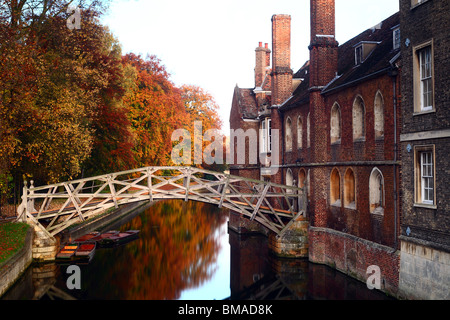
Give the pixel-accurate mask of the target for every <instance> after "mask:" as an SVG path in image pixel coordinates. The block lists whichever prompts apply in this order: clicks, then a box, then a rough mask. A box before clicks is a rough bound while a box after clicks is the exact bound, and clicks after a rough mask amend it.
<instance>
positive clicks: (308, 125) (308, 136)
mask: <svg viewBox="0 0 450 320" xmlns="http://www.w3.org/2000/svg"><path fill="white" fill-rule="evenodd" d="M309 115H310V114H309V113H308V118H307V119H306V143H307V146H308V148H309V147H311V121H310V117H309Z"/></svg>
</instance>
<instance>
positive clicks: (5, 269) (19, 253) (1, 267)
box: [0, 223, 33, 297]
mask: <svg viewBox="0 0 450 320" xmlns="http://www.w3.org/2000/svg"><path fill="white" fill-rule="evenodd" d="M13 225H14V226H13ZM23 225H24V224H15V223H14V224H13V223H8V224H3V225H2V229H3V230H4V229H6V228H7V229H10V231H11V232H12V231H14V230H15V231H17V234H16V236H15V239H11V236H7V237H6V236H4V237H0V242H1V243H2V244H3V245H6V246H7V247H8V246H9V247H8V248H6V249H11V250H10V251H15V252H14V253H13V254H8V256H5V257H4V259H3V260H2V262H0V297H1V296H2V295H3V294H4V293H5V292H6V291H8V289H9V288H11V287H12V286H13V285H14V283H15V282H16V281H17V280H18V279H19V278H20V277H21V276H22V274H23V273H24V272H25V270H26V269H27V268H28V267H29V266H30V265H31V264H32V261H33V259H32V249H33V228H30V227H29V226H27V225H25V227H24V226H23ZM12 240H13V241H12ZM11 241H12V242H11ZM3 251H4V250H2V252H3ZM8 251H9V250H8Z"/></svg>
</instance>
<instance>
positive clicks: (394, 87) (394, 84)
mask: <svg viewBox="0 0 450 320" xmlns="http://www.w3.org/2000/svg"><path fill="white" fill-rule="evenodd" d="M391 67H392V68H391V70H390V71H389V76H390V77H391V78H392V91H393V96H394V98H393V103H394V165H393V170H394V230H395V231H394V247H393V249H394V251H396V250H397V246H398V235H397V225H398V209H397V201H398V190H397V164H396V163H397V152H398V143H397V103H398V102H397V76H398V68H397V67H396V66H395V65H393V64H392V63H391Z"/></svg>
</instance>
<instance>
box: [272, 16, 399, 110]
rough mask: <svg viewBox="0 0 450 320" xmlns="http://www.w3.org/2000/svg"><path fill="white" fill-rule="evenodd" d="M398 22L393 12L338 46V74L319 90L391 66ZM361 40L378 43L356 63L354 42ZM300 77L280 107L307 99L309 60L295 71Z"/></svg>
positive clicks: (394, 52)
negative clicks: (394, 34) (291, 92)
mask: <svg viewBox="0 0 450 320" xmlns="http://www.w3.org/2000/svg"><path fill="white" fill-rule="evenodd" d="M399 24H400V15H399V13H396V14H394V15H392V16H391V17H389V18H387V19H386V20H384V21H382V22H381V23H380V24H378V25H377V26H375V27H373V28H370V29H368V30H366V31H364V32H362V33H360V34H359V35H357V36H356V37H354V38H353V39H351V40H349V41H347V42H346V43H344V44H342V45H340V46H339V48H338V57H339V58H338V76H337V77H336V78H335V79H334V80H333V81H331V82H330V83H329V84H328V85H327V86H326V87H325V88H324V90H323V91H322V93H323V94H326V93H329V92H331V91H333V90H337V89H339V88H342V87H345V86H348V85H352V84H355V83H357V82H358V81H360V80H364V79H367V78H368V77H370V76H373V75H376V74H377V73H378V72H383V71H385V70H387V69H388V68H389V67H390V61H391V60H392V59H393V58H394V57H395V56H396V55H397V54H398V53H399V49H397V50H394V49H393V28H394V27H396V26H398V25H399ZM362 42H370V43H377V44H376V46H375V47H374V49H373V51H372V52H371V53H370V54H369V55H368V56H367V57H366V59H365V60H364V61H363V62H362V63H361V64H359V65H357V66H356V65H355V46H357V45H358V44H359V43H362ZM295 78H302V79H303V81H302V83H301V84H300V85H299V86H298V87H297V88H296V90H295V91H294V92H293V95H292V97H291V98H290V99H288V100H287V101H286V102H285V103H284V104H283V106H282V107H281V108H280V109H281V110H288V109H291V108H293V107H295V106H298V105H300V104H303V103H307V102H309V61H308V62H306V63H305V65H303V66H302V67H301V68H300V69H299V70H298V71H297V73H295V75H294V79H295Z"/></svg>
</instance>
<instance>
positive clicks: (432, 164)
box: [414, 145, 436, 208]
mask: <svg viewBox="0 0 450 320" xmlns="http://www.w3.org/2000/svg"><path fill="white" fill-rule="evenodd" d="M414 170H415V174H414V177H415V182H414V189H415V204H414V205H415V206H426V207H431V208H436V154H435V147H434V145H427V146H415V147H414Z"/></svg>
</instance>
